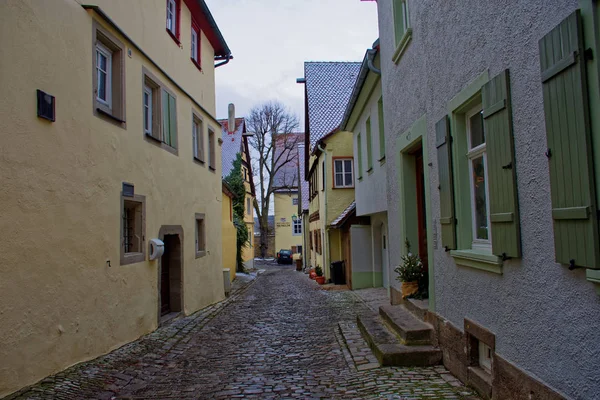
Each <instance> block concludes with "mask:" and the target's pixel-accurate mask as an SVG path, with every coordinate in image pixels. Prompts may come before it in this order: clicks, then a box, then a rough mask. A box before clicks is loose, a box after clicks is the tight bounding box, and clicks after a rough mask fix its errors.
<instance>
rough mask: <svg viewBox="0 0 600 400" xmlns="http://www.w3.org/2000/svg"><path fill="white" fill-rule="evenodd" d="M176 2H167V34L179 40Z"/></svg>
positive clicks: (172, 0) (175, 0)
mask: <svg viewBox="0 0 600 400" xmlns="http://www.w3.org/2000/svg"><path fill="white" fill-rule="evenodd" d="M177 3H178V1H177V0H167V32H169V33H170V34H171V35H172V36H173V38H174V39H177V40H178V39H179V26H178V25H179V7H178V4H177Z"/></svg>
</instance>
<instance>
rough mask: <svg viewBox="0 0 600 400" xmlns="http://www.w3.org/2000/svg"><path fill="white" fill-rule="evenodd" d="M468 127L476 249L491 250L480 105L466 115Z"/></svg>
mask: <svg viewBox="0 0 600 400" xmlns="http://www.w3.org/2000/svg"><path fill="white" fill-rule="evenodd" d="M465 118H466V121H465V122H466V127H467V146H468V151H467V158H468V160H469V174H470V176H471V179H470V185H471V219H472V224H473V228H472V229H473V248H486V249H489V248H490V247H491V239H492V238H491V230H490V226H491V224H490V210H489V201H488V199H489V191H488V171H487V155H486V151H485V148H486V146H485V131H484V128H483V113H482V108H481V105H478V106H476V107H474V108H473V109H471V110H470V111H469V112H467V113H466V114H465Z"/></svg>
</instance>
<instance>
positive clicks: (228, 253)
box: [221, 193, 237, 280]
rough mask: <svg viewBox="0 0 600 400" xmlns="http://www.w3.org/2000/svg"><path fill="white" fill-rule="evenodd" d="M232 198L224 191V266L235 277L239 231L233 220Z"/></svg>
mask: <svg viewBox="0 0 600 400" xmlns="http://www.w3.org/2000/svg"><path fill="white" fill-rule="evenodd" d="M232 206H233V204H232V200H231V197H229V196H227V195H226V194H225V193H223V203H222V210H221V221H222V223H223V224H222V237H223V239H222V240H223V268H229V277H230V279H231V280H234V279H235V271H236V265H235V262H236V261H235V258H236V257H235V252H236V240H237V233H236V229H235V226H234V225H233V220H232V215H233V214H232V212H233V210H232Z"/></svg>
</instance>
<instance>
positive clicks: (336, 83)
mask: <svg viewBox="0 0 600 400" xmlns="http://www.w3.org/2000/svg"><path fill="white" fill-rule="evenodd" d="M360 65H361V63H360V62H305V63H304V78H305V79H306V97H307V99H306V101H307V107H308V129H309V132H310V149H309V152H311V151H312V150H313V148H314V146H315V143H316V142H317V141H318V140H319V139H321V138H322V137H323V136H325V135H327V134H328V133H330V132H331V131H333V130H334V129H336V128H338V127H339V125H340V123H341V122H342V117H343V116H344V111H345V110H346V105H347V104H348V100H349V99H350V94H351V93H352V88H353V87H354V83H355V82H356V78H357V76H358V72H359V71H360Z"/></svg>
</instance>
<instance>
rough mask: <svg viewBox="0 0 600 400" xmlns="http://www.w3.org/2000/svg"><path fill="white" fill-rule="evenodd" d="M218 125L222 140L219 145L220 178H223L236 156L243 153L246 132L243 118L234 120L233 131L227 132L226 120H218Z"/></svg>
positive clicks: (230, 168)
mask: <svg viewBox="0 0 600 400" xmlns="http://www.w3.org/2000/svg"><path fill="white" fill-rule="evenodd" d="M219 123H220V124H221V139H223V144H222V145H221V163H222V168H223V172H222V176H223V178H225V177H227V176H228V175H229V174H230V173H231V170H232V169H233V162H234V161H235V159H236V157H237V154H238V153H241V152H242V151H244V147H243V145H244V143H243V134H244V133H245V132H246V121H245V120H244V118H236V119H235V130H233V131H230V130H229V121H228V120H226V119H220V120H219Z"/></svg>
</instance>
